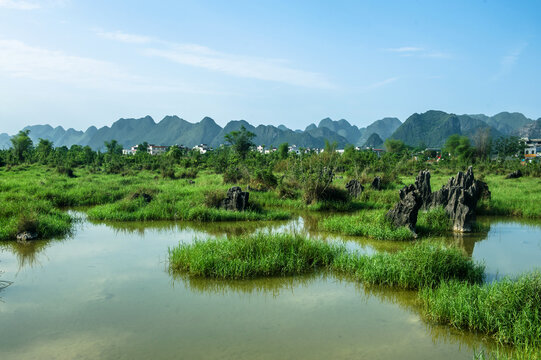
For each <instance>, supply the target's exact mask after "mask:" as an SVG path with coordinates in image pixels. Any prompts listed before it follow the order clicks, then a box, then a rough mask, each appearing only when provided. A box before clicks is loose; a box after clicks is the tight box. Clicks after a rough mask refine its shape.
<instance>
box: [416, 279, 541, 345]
mask: <svg viewBox="0 0 541 360" xmlns="http://www.w3.org/2000/svg"><path fill="white" fill-rule="evenodd" d="M420 298H421V300H422V302H423V304H424V307H425V312H426V315H427V317H428V318H429V319H430V320H433V321H437V322H439V323H446V324H450V325H451V326H454V327H456V328H459V329H467V330H472V331H479V332H483V333H486V334H491V335H492V336H493V337H494V339H495V340H496V341H498V342H500V343H505V344H513V345H517V346H522V347H528V348H532V347H533V348H535V347H537V348H539V347H540V346H541V272H539V271H535V272H532V273H527V274H523V275H521V276H519V277H518V278H516V279H510V278H506V279H504V280H502V281H498V282H493V283H490V284H484V285H471V284H466V283H462V282H458V281H449V282H444V283H442V284H441V285H440V286H439V287H438V288H434V289H431V288H426V289H422V290H421V291H420Z"/></svg>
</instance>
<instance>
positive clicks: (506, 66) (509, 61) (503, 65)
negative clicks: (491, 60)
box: [492, 42, 528, 80]
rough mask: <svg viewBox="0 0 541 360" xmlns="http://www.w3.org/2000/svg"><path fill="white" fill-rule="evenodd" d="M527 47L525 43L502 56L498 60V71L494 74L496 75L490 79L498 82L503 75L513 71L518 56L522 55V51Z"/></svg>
mask: <svg viewBox="0 0 541 360" xmlns="http://www.w3.org/2000/svg"><path fill="white" fill-rule="evenodd" d="M527 46H528V43H526V42H523V43H520V44H518V45H517V46H515V48H514V49H512V50H511V51H509V52H508V53H507V54H506V55H504V56H503V57H502V58H501V59H500V67H499V70H498V72H497V73H496V75H494V76H493V77H492V80H499V79H500V78H502V77H503V76H504V75H506V74H507V73H509V72H510V71H511V70H512V69H513V67H514V66H515V64H516V63H517V61H518V60H519V58H520V55H521V54H522V52H523V51H524V49H526V47H527Z"/></svg>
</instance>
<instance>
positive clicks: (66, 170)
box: [56, 166, 76, 178]
mask: <svg viewBox="0 0 541 360" xmlns="http://www.w3.org/2000/svg"><path fill="white" fill-rule="evenodd" d="M56 172H58V173H59V174H60V175H66V176H67V177H69V178H75V177H76V176H75V174H74V173H73V169H72V168H71V167H67V166H58V167H57V168H56Z"/></svg>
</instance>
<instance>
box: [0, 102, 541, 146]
mask: <svg viewBox="0 0 541 360" xmlns="http://www.w3.org/2000/svg"><path fill="white" fill-rule="evenodd" d="M241 126H244V127H245V128H246V129H247V130H248V131H251V132H253V133H254V134H255V135H256V137H255V138H254V139H253V140H254V142H255V143H256V144H258V145H265V146H266V147H270V146H278V145H280V144H281V143H284V142H286V143H289V144H295V145H297V146H299V147H312V148H314V147H315V148H322V147H324V146H325V141H326V140H328V141H329V142H331V143H332V142H336V143H337V145H338V147H339V148H343V147H344V146H345V145H347V144H353V145H355V146H370V147H380V146H382V144H383V142H384V141H385V140H386V139H387V138H392V139H398V140H402V141H403V142H404V143H406V144H407V145H411V146H428V147H440V146H442V145H443V144H444V143H445V140H446V139H447V138H448V137H449V136H450V135H453V134H459V135H466V136H468V137H470V138H471V139H472V140H473V141H474V142H475V138H476V136H478V134H480V132H490V134H491V135H492V136H493V137H499V136H510V135H515V136H520V137H530V138H541V118H540V119H538V120H536V121H534V120H532V119H528V118H527V117H526V116H524V115H523V114H521V113H509V112H501V113H499V114H496V115H494V116H487V115H483V114H475V115H455V114H451V113H446V112H443V111H436V110H430V111H427V112H425V113H422V114H417V113H415V114H413V115H411V116H410V117H408V118H407V119H406V121H404V123H401V122H400V120H399V119H397V118H392V117H387V118H383V119H381V120H377V121H375V122H373V123H372V124H370V125H369V126H367V127H363V128H361V127H357V126H355V125H352V124H351V123H349V122H348V121H347V120H345V119H341V120H332V119H330V118H325V119H323V120H321V121H320V122H319V123H318V125H316V124H310V125H308V126H307V127H306V128H305V129H304V130H292V129H290V128H288V127H287V126H285V125H279V126H277V127H276V126H272V125H258V126H253V125H251V124H250V123H248V122H247V121H245V120H233V121H230V122H229V123H227V124H226V125H225V126H224V127H223V128H222V127H221V126H220V125H218V124H216V122H215V121H214V120H213V119H211V118H209V117H205V118H203V119H202V120H201V121H199V122H197V123H191V122H188V121H186V120H184V119H181V118H180V117H178V116H166V117H164V118H163V119H162V120H161V121H159V122H155V121H154V119H153V118H152V117H150V116H145V117H143V118H139V119H123V118H122V119H119V120H117V121H115V122H114V123H113V124H112V125H111V127H108V126H104V127H101V128H99V129H98V128H96V127H95V126H91V127H89V128H88V129H87V130H86V131H81V130H75V129H72V128H69V129H67V130H65V129H64V128H63V127H61V126H57V127H55V128H53V127H52V126H50V125H32V126H26V127H25V128H24V129H23V130H30V137H31V139H32V140H33V141H34V143H35V144H37V142H38V141H39V139H40V138H43V139H47V140H50V141H52V142H53V143H54V145H55V146H68V147H70V146H71V145H74V144H76V145H82V146H86V145H88V146H90V147H91V148H93V149H95V150H103V149H104V142H105V141H111V140H113V139H115V140H117V141H118V142H119V143H120V144H121V145H122V146H123V147H124V148H129V147H131V146H133V145H136V144H139V143H142V142H144V141H146V142H148V143H150V144H156V145H173V144H179V145H181V144H182V145H186V146H189V147H192V146H195V145H198V144H208V145H210V146H212V147H217V146H219V145H220V144H222V143H224V135H225V134H227V133H229V132H231V131H236V130H239V129H240V128H241ZM9 139H10V136H9V135H8V134H5V133H3V134H0V148H9V147H10V145H11V143H10V140H9Z"/></svg>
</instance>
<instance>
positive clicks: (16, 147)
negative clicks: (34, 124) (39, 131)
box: [10, 130, 34, 164]
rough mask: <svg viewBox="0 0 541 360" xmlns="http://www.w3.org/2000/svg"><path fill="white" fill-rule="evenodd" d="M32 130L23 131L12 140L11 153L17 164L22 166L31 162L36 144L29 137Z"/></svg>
mask: <svg viewBox="0 0 541 360" xmlns="http://www.w3.org/2000/svg"><path fill="white" fill-rule="evenodd" d="M29 133H30V130H24V131H23V130H21V131H19V133H18V134H17V135H14V136H13V137H12V138H11V139H10V140H11V151H12V153H13V159H14V160H15V163H16V164H22V163H24V162H26V161H28V160H30V158H31V156H32V151H33V147H34V144H33V143H32V140H31V139H30V137H29V136H28V134H29Z"/></svg>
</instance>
